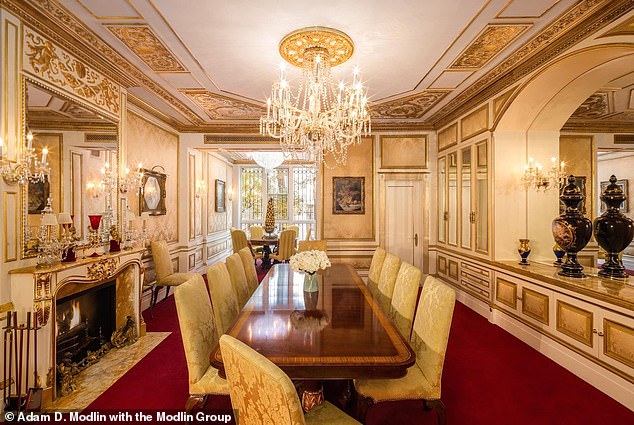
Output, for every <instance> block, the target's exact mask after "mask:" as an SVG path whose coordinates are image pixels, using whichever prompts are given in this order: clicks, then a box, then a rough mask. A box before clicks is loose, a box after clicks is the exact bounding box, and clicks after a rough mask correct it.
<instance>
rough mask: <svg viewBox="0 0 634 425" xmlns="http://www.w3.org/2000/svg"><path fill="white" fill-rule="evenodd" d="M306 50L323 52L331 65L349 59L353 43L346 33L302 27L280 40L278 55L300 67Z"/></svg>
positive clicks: (329, 29) (330, 29) (324, 28)
mask: <svg viewBox="0 0 634 425" xmlns="http://www.w3.org/2000/svg"><path fill="white" fill-rule="evenodd" d="M307 51H315V52H317V51H321V52H324V57H327V58H328V61H329V62H330V66H331V67H332V66H337V65H341V64H342V63H344V62H345V61H347V60H348V59H350V57H351V56H352V53H354V44H353V43H352V39H351V38H350V37H348V35H347V34H345V33H343V32H341V31H338V30H336V29H333V28H326V27H308V28H302V29H300V30H297V31H293V32H292V33H290V34H288V35H287V36H286V37H284V38H283V39H282V41H280V55H281V56H282V58H284V60H285V61H286V62H288V63H290V64H291V65H293V66H296V67H299V68H301V67H302V64H303V63H304V58H305V55H306V52H307Z"/></svg>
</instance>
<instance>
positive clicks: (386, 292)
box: [377, 253, 401, 313]
mask: <svg viewBox="0 0 634 425" xmlns="http://www.w3.org/2000/svg"><path fill="white" fill-rule="evenodd" d="M400 267H401V259H400V258H398V257H397V256H396V255H393V254H390V253H387V254H385V261H383V267H382V268H381V275H380V276H379V288H378V291H377V297H378V299H379V305H380V306H381V308H382V309H383V311H384V312H385V313H388V312H389V311H390V305H391V304H392V295H393V294H394V284H395V283H396V277H397V276H398V270H399V269H400Z"/></svg>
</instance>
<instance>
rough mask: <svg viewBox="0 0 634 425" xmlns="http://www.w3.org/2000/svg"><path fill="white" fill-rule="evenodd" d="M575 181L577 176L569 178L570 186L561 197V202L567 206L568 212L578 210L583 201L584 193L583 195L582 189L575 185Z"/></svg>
mask: <svg viewBox="0 0 634 425" xmlns="http://www.w3.org/2000/svg"><path fill="white" fill-rule="evenodd" d="M575 181H576V179H575V176H573V175H570V176H568V184H567V185H566V187H564V190H563V191H562V193H561V195H560V196H559V199H561V202H563V203H564V204H566V210H570V209H573V210H575V209H577V208H578V207H579V203H580V202H581V201H583V193H581V189H580V188H579V186H577V185H576V184H575Z"/></svg>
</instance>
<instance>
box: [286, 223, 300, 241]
mask: <svg viewBox="0 0 634 425" xmlns="http://www.w3.org/2000/svg"><path fill="white" fill-rule="evenodd" d="M284 230H294V231H295V239H297V238H298V237H299V226H298V225H296V224H291V225H290V226H286V227H285V228H284Z"/></svg>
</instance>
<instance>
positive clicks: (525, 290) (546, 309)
mask: <svg viewBox="0 0 634 425" xmlns="http://www.w3.org/2000/svg"><path fill="white" fill-rule="evenodd" d="M527 295H528V296H530V297H533V298H536V299H537V300H539V301H541V303H542V304H545V306H544V309H543V310H544V315H543V316H539V315H538V314H535V313H534V312H533V311H531V310H529V309H528V308H527V305H528V303H527V301H526V297H527ZM529 307H530V306H529ZM549 308H550V297H549V296H548V295H545V294H542V293H540V292H537V291H534V290H532V289H528V288H524V287H522V313H523V314H525V315H526V316H528V317H530V318H532V319H535V320H537V321H538V322H541V323H543V324H544V325H546V326H548V324H549V317H548V315H549Z"/></svg>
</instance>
